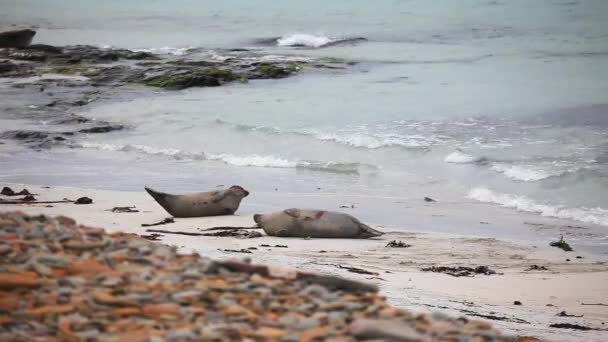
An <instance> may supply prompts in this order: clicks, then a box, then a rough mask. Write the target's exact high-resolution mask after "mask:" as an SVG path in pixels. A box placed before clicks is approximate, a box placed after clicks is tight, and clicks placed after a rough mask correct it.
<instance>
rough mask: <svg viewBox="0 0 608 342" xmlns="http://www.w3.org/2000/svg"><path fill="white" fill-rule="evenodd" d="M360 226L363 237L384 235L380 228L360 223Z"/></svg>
mask: <svg viewBox="0 0 608 342" xmlns="http://www.w3.org/2000/svg"><path fill="white" fill-rule="evenodd" d="M359 227H361V233H360V234H359V235H360V237H361V238H364V239H366V238H370V237H376V236H380V235H383V234H384V233H383V232H381V231H378V230H375V229H374V228H372V227H370V226H368V225H366V224H363V223H360V224H359Z"/></svg>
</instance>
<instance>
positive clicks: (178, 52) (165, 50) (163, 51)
mask: <svg viewBox="0 0 608 342" xmlns="http://www.w3.org/2000/svg"><path fill="white" fill-rule="evenodd" d="M192 49H194V47H193V46H190V47H187V48H176V47H170V46H164V47H160V48H149V49H133V50H132V51H134V52H149V53H154V54H160V55H171V56H183V55H185V54H187V53H188V52H189V50H192Z"/></svg>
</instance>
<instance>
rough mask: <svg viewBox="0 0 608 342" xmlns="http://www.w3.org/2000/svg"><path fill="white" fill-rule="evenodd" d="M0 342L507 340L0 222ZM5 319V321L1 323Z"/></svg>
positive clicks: (364, 297) (251, 272) (136, 241)
mask: <svg viewBox="0 0 608 342" xmlns="http://www.w3.org/2000/svg"><path fill="white" fill-rule="evenodd" d="M0 237H1V238H2V239H3V240H4V241H20V242H19V243H18V244H6V243H4V244H2V243H0V255H2V258H0V340H2V341H4V340H6V341H11V340H31V341H33V340H39V341H51V340H62V341H80V340H83V341H84V340H91V341H116V342H123V341H147V342H151V341H175V342H182V341H200V340H205V341H207V340H209V341H302V342H306V341H308V342H313V341H321V340H323V341H342V342H344V341H356V340H358V339H365V338H370V339H373V338H376V339H391V338H397V339H399V340H401V341H429V340H433V341H455V340H458V341H513V340H514V339H513V338H510V337H508V336H503V335H501V334H500V332H498V331H497V330H495V329H494V328H493V327H492V326H491V324H489V323H487V322H484V321H475V320H467V319H463V318H457V317H451V316H448V315H443V314H438V313H433V314H413V313H410V312H407V311H404V310H400V309H396V308H394V307H391V306H389V305H388V304H387V303H386V301H385V299H384V298H383V297H381V296H379V295H378V294H377V293H376V291H377V288H376V287H374V286H369V285H366V284H362V283H358V282H355V281H350V280H344V279H339V278H337V277H333V276H325V275H324V276H314V277H313V276H311V274H305V276H301V277H300V276H299V273H298V272H296V271H289V272H279V273H277V272H276V270H275V269H274V268H268V267H266V266H263V265H252V264H250V263H242V262H239V263H235V262H232V263H228V262H218V261H214V260H211V259H209V258H205V257H201V256H198V255H182V254H178V253H177V250H176V249H175V248H170V247H167V246H164V245H162V244H160V243H157V242H151V241H147V240H144V239H142V238H140V237H138V236H136V235H134V234H126V233H113V234H106V233H105V232H104V231H103V230H101V229H99V228H87V227H84V226H80V225H77V223H76V222H75V221H74V220H72V219H70V218H67V217H58V218H56V219H52V218H49V217H45V216H35V217H31V216H26V215H25V214H23V213H19V212H12V213H2V214H0ZM5 312H9V313H10V314H9V315H6V314H5Z"/></svg>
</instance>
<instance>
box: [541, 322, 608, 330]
mask: <svg viewBox="0 0 608 342" xmlns="http://www.w3.org/2000/svg"><path fill="white" fill-rule="evenodd" d="M549 327H551V328H560V329H572V330H601V329H595V328H591V327H587V326H584V325H579V324H572V323H556V324H551V325H549Z"/></svg>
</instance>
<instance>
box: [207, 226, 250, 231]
mask: <svg viewBox="0 0 608 342" xmlns="http://www.w3.org/2000/svg"><path fill="white" fill-rule="evenodd" d="M242 229H262V227H257V226H253V227H211V228H206V229H200V228H199V229H198V230H200V231H203V232H206V231H211V230H242Z"/></svg>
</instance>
